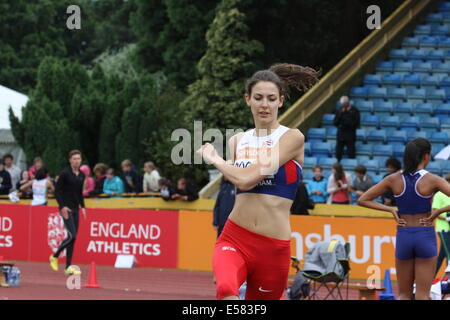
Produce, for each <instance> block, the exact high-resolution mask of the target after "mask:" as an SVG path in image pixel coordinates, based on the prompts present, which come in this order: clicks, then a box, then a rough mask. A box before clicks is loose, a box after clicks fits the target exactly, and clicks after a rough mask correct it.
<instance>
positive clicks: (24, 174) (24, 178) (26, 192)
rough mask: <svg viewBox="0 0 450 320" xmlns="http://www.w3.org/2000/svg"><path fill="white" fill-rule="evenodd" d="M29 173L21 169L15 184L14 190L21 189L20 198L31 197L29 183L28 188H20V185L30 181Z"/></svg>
mask: <svg viewBox="0 0 450 320" xmlns="http://www.w3.org/2000/svg"><path fill="white" fill-rule="evenodd" d="M30 181H31V179H30V175H29V173H28V170H23V171H22V173H21V174H20V181H19V182H17V184H16V190H20V191H21V193H22V194H21V196H20V198H22V199H31V197H32V195H33V189H32V188H31V185H30V186H29V187H28V188H25V190H22V188H21V187H22V186H23V185H24V184H26V183H27V182H30Z"/></svg>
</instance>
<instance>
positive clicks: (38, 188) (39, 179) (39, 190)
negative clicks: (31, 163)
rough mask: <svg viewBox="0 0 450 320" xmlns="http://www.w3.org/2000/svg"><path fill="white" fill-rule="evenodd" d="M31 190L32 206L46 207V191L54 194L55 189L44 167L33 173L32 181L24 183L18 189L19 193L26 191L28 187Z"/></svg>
mask: <svg viewBox="0 0 450 320" xmlns="http://www.w3.org/2000/svg"><path fill="white" fill-rule="evenodd" d="M30 186H31V187H32V189H33V201H31V205H32V206H46V205H47V191H48V190H50V192H52V193H53V192H55V187H54V186H53V184H52V183H51V182H50V179H49V178H48V171H47V169H46V168H45V167H42V168H40V169H38V170H37V171H36V172H35V175H34V179H33V180H31V181H29V182H27V183H25V184H24V185H22V186H21V187H20V190H21V191H24V190H26V189H27V188H29V187H30Z"/></svg>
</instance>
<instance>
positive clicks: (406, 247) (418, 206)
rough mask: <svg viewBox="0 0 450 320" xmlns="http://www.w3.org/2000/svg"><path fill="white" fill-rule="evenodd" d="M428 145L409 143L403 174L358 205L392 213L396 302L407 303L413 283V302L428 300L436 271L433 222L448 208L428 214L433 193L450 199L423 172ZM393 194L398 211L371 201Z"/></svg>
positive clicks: (448, 190)
mask: <svg viewBox="0 0 450 320" xmlns="http://www.w3.org/2000/svg"><path fill="white" fill-rule="evenodd" d="M430 153H431V144H430V143H429V142H428V140H426V139H423V138H417V139H414V140H413V141H411V142H409V143H408V144H407V145H406V147H405V152H404V155H403V170H402V171H400V172H397V173H394V174H391V175H389V176H387V177H386V178H384V179H383V180H382V181H381V182H380V183H379V184H377V185H375V186H373V187H372V188H370V189H369V190H367V191H366V192H365V193H364V194H363V195H362V196H361V197H360V198H359V201H358V204H359V205H360V206H363V207H367V208H371V209H376V210H383V211H387V212H391V213H392V214H393V215H394V218H395V220H396V221H397V240H396V248H395V257H396V259H395V264H396V271H397V280H398V286H399V292H400V294H399V299H401V300H410V299H411V298H412V296H413V285H414V283H416V294H415V299H416V300H428V299H429V296H430V289H431V284H432V282H433V277H434V271H435V269H436V256H437V246H436V234H435V233H434V228H433V221H434V219H435V218H436V217H438V216H439V215H440V214H441V213H442V212H446V211H449V210H450V206H447V207H444V208H441V209H439V210H431V200H432V197H433V195H434V193H435V192H437V191H441V192H443V193H444V194H446V195H448V196H450V184H449V183H448V182H447V181H446V180H444V179H442V178H440V177H438V176H436V175H434V174H431V173H429V172H427V171H426V170H425V168H426V166H427V165H428V163H429V162H430ZM386 191H392V192H393V194H394V196H395V198H396V201H397V207H398V210H397V209H396V208H394V207H388V206H385V205H383V204H381V203H377V202H375V201H373V200H374V199H376V198H377V197H379V196H381V195H382V194H383V193H385V192H386Z"/></svg>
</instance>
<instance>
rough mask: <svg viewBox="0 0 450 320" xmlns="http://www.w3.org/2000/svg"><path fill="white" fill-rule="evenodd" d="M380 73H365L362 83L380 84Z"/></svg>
mask: <svg viewBox="0 0 450 320" xmlns="http://www.w3.org/2000/svg"><path fill="white" fill-rule="evenodd" d="M380 84H381V75H379V74H366V75H365V76H364V80H363V85H364V86H366V85H380Z"/></svg>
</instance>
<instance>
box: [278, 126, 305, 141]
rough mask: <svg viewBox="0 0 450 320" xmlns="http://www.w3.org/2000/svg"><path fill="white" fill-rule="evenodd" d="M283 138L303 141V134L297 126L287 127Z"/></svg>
mask: <svg viewBox="0 0 450 320" xmlns="http://www.w3.org/2000/svg"><path fill="white" fill-rule="evenodd" d="M283 138H284V139H287V140H289V141H292V142H298V143H303V142H305V136H304V135H303V133H302V132H301V131H300V130H299V129H297V128H288V130H286V133H285V134H284V135H283Z"/></svg>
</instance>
